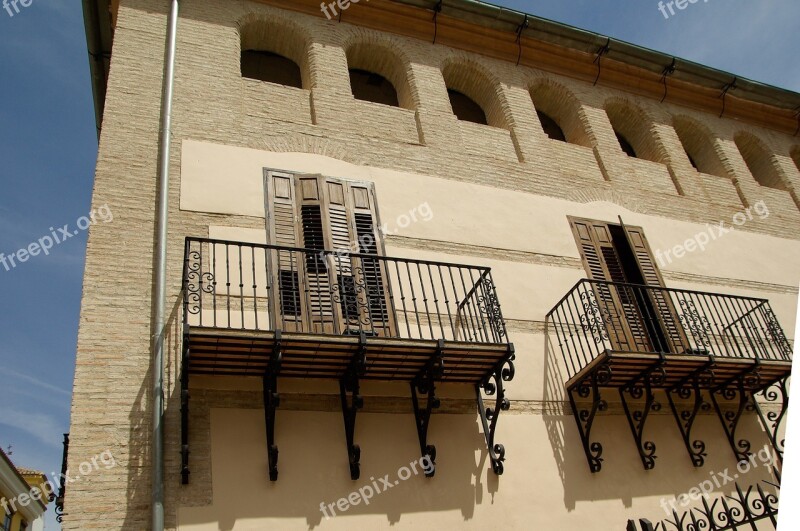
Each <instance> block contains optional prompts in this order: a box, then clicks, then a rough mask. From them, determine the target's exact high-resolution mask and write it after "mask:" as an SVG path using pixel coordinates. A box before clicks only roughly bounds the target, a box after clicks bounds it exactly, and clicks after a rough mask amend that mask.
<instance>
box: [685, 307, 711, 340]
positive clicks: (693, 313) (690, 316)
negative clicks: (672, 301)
mask: <svg viewBox="0 0 800 531" xmlns="http://www.w3.org/2000/svg"><path fill="white" fill-rule="evenodd" d="M678 304H679V305H680V307H681V313H680V315H679V316H678V319H679V320H680V322H681V324H682V325H683V328H684V330H686V331H687V332H689V333H690V334H691V335H692V337H693V338H694V340H695V341H696V342H697V344H698V345H702V346H704V347H708V346H711V339H710V338H709V334H710V333H712V328H711V323H710V322H709V320H708V318H707V317H706V316H705V315H701V314H700V312H699V311H698V310H697V306H696V305H695V302H694V301H693V300H686V299H681V300H680V301H679V302H678Z"/></svg>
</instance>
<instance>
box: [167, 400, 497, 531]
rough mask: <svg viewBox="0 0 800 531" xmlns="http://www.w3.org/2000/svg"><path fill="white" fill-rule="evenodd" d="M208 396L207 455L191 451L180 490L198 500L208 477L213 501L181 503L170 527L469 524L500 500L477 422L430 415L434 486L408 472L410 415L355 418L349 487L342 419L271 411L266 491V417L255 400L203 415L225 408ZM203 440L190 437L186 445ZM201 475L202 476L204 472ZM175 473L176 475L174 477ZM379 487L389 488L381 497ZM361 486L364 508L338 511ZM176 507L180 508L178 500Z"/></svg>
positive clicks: (415, 446) (413, 441)
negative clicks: (355, 452) (188, 477)
mask: <svg viewBox="0 0 800 531" xmlns="http://www.w3.org/2000/svg"><path fill="white" fill-rule="evenodd" d="M195 394H198V393H195ZM212 394H214V392H206V393H205V396H204V397H203V399H202V400H200V401H199V402H200V403H199V404H196V405H195V406H193V407H194V408H195V409H196V408H197V407H202V408H204V409H205V411H204V412H199V411H198V412H197V415H199V416H203V415H206V414H207V415H208V418H209V419H210V425H207V426H203V429H205V428H206V427H208V433H209V435H210V446H208V447H206V446H204V448H208V449H209V450H210V456H207V457H205V456H199V455H198V452H195V451H193V453H192V455H193V456H194V458H193V460H192V461H191V462H192V484H190V485H189V486H188V487H180V488H179V489H187V488H188V489H190V490H192V491H196V490H195V489H196V486H194V485H193V484H194V483H196V481H195V480H196V479H198V478H196V477H195V476H199V477H210V478H211V481H210V483H208V484H205V485H203V489H204V490H205V491H206V492H208V493H212V492H213V495H211V497H210V499H209V500H208V503H207V504H205V505H203V504H201V503H198V502H197V500H195V501H194V503H191V505H193V506H191V507H189V506H186V505H183V503H181V504H180V505H182V507H181V508H180V509H179V510H178V513H179V514H178V518H177V520H178V521H177V522H175V524H179V525H181V526H187V525H200V524H205V525H208V524H213V523H216V525H217V526H218V528H219V529H220V530H230V529H233V528H234V526H235V524H236V523H237V521H239V522H241V521H242V520H247V519H256V518H262V519H265V520H264V521H265V525H269V523H270V522H269V521H268V520H266V518H267V516H268V518H269V519H270V520H271V519H275V520H274V521H275V522H279V521H281V522H283V524H282V525H287V520H285V519H287V518H294V519H299V518H302V519H304V521H305V525H306V527H307V528H308V529H315V528H317V527H318V526H320V525H321V524H323V523H324V521H326V514H327V516H328V518H333V517H336V516H342V515H347V516H367V517H369V516H372V517H373V518H374V517H379V519H372V520H368V521H371V522H374V523H375V525H378V526H382V525H386V524H388V525H395V524H398V523H400V522H403V521H404V516H406V515H409V514H412V513H426V512H432V511H452V510H459V511H460V513H461V515H462V518H463V520H464V521H465V522H467V521H469V520H471V519H472V518H473V517H474V513H475V508H476V507H477V506H478V505H482V504H493V503H494V501H495V495H496V494H497V493H499V492H500V489H501V486H500V481H499V479H498V477H497V476H495V474H494V473H493V472H492V471H491V466H490V463H489V460H488V454H487V451H486V441H485V438H484V436H483V433H482V431H481V428H480V426H479V419H478V417H477V416H476V415H464V414H436V415H434V416H433V418H432V421H431V428H430V436H429V441H430V442H432V443H433V444H435V445H436V447H437V453H438V455H437V459H436V462H437V468H436V475H435V476H434V477H433V478H426V477H425V476H424V474H423V472H422V466H421V465H419V464H416V465H415V466H416V469H417V470H418V473H417V474H415V473H413V471H412V465H411V463H412V461H416V462H419V443H418V440H417V433H416V429H415V426H414V418H413V414H411V413H409V414H385V413H360V414H359V416H358V419H357V427H356V434H355V440H356V443H357V444H359V445H360V447H361V451H362V455H361V477H360V479H358V480H356V481H353V480H351V479H350V475H349V469H348V463H347V452H346V445H345V434H344V427H343V425H342V424H343V423H342V419H341V413H337V412H319V411H288V410H287V411H279V412H278V415H277V419H276V442H277V444H278V447H279V452H280V454H279V460H278V468H279V478H278V481H276V482H270V481H269V480H268V473H267V470H268V465H267V453H266V436H265V430H264V414H263V411H262V410H261V409H252V408H254V407H258V406H260V404H258V403H255V400H254V399H255V397H256V395H257V394H256V393H249V400H250V405H249V408H250V409H245V408H239V406H240V405H242V404H241V402H240V400H243V399H245V397H243V396H240V397H237V398H235V399H234V402H235V404H234V403H232V402H231V401H230V400H228V403H227V404H226V405H228V406H234V407H235V409H233V408H223V407H219V408H217V407H213V408H209V407H208V404H224V403H225V397H223V396H214V397H212ZM228 398H231V397H230V396H229V397H228ZM409 410H410V406H409ZM194 417H195V414H193V418H194ZM404 428H406V429H404ZM201 437H202V434H199V433H195V432H194V431H193V432H192V438H193V439H194V440H198V439H200V438H201ZM209 457H210V458H209ZM205 467H209V470H208V473H207V472H206V471H205V470H204V468H205ZM195 472H197V474H195ZM174 473H175V474H176V476H177V470H175V471H174ZM404 477H407V479H403V478H404ZM382 478H385V479H386V480H388V482H389V484H390V485H391V486H390V487H388V488H387V487H386V486H385V485H386V484H385V483H384V482H383V481H382ZM173 479H175V477H173ZM368 487H371V488H372V490H373V491H377V492H376V493H375V494H374V495H373V496H372V498H371V499H370V500H369V504H368V505H367V504H364V503H361V502H359V503H358V505H354V506H351V507H349V508H348V509H347V510H346V511H342V510H340V509H339V508H338V507H337V506H336V503H337V500H339V499H341V498H347V497H349V496H350V495H351V494H352V493H353V492H358V491H359V489H367V488H368ZM384 489H385V490H384ZM365 492H366V490H365ZM487 493H488V496H487ZM179 498H180V499H181V500H182V501H188V500H187V498H186V496H184V495H183V494H180V495H179ZM321 504H324V505H325V507H326V513H323V511H322V510H321ZM332 513H333V514H332ZM381 522H383V524H381Z"/></svg>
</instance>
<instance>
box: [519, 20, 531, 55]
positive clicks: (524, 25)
mask: <svg viewBox="0 0 800 531" xmlns="http://www.w3.org/2000/svg"><path fill="white" fill-rule="evenodd" d="M528 25H529V22H528V15H527V14H526V15H525V20H523V21H522V24H520V25H519V27H518V28H517V45H518V46H519V54H518V55H517V66H519V62H520V61H522V32H523V31H525V30H526V29H528Z"/></svg>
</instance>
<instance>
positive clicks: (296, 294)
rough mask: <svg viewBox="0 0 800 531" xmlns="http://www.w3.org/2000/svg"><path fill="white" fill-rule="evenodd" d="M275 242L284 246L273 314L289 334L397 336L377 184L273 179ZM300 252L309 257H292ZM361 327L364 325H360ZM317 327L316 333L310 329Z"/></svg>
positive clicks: (270, 223)
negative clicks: (382, 257) (382, 256)
mask: <svg viewBox="0 0 800 531" xmlns="http://www.w3.org/2000/svg"><path fill="white" fill-rule="evenodd" d="M266 195H267V198H268V200H267V201H268V204H267V230H268V242H269V243H270V244H273V245H279V246H284V247H286V248H289V249H286V250H277V251H275V253H274V256H273V257H271V259H272V260H273V262H277V263H278V268H277V271H278V273H277V275H276V277H277V278H275V279H273V285H277V286H278V287H279V288H278V289H279V290H280V296H279V297H275V301H274V302H273V304H272V310H273V311H274V312H276V315H277V317H278V320H279V321H280V322H279V323H278V324H277V326H278V327H279V328H281V329H282V330H286V331H293V330H303V331H308V330H313V331H315V332H317V333H337V332H340V333H342V334H353V333H358V331H359V330H360V329H365V330H367V331H368V332H369V333H372V334H374V335H393V330H394V322H393V318H392V316H391V313H390V308H389V303H388V301H389V297H388V289H389V288H388V286H387V282H386V278H387V275H389V274H390V272H389V271H387V270H386V265H385V262H383V261H381V260H379V259H377V258H371V257H370V256H361V255H375V256H377V255H379V254H380V253H381V252H382V245H381V238H380V232H379V231H378V227H379V224H378V218H377V207H376V201H375V192H374V188H373V185H372V184H371V183H363V182H357V181H347V180H343V179H337V178H333V177H325V176H322V175H303V174H297V175H293V174H289V173H281V172H268V173H267V194H266ZM290 248H300V249H303V250H291V249H290ZM359 323H360V324H359ZM309 324H310V326H309Z"/></svg>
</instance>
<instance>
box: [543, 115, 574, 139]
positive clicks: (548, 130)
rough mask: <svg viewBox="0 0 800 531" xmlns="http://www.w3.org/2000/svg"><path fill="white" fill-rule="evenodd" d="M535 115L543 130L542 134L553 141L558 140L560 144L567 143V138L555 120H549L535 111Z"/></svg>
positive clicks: (546, 116)
mask: <svg viewBox="0 0 800 531" xmlns="http://www.w3.org/2000/svg"><path fill="white" fill-rule="evenodd" d="M536 115H537V116H538V117H539V123H541V124H542V129H544V132H545V134H546V135H547V136H548V137H550V138H551V139H553V140H558V141H560V142H566V141H567V137H566V136H564V131H563V130H562V129H561V127H560V126H559V125H558V123H556V121H555V120H553V119H552V118H550V117H549V116H548V115H546V114H545V113H543V112H542V111H536Z"/></svg>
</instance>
